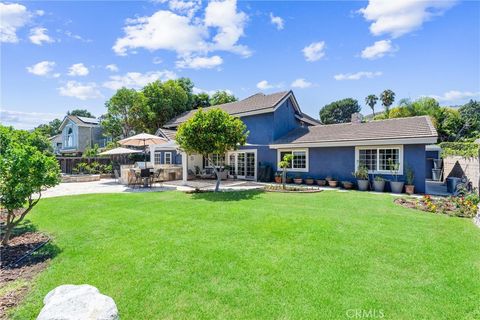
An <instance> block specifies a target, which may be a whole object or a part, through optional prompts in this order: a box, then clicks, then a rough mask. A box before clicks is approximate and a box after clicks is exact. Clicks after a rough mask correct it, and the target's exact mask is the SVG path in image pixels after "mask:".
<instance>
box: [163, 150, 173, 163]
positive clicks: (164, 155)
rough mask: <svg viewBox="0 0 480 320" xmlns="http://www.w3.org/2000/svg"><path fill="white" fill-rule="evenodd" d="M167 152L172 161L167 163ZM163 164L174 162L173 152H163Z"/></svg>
mask: <svg viewBox="0 0 480 320" xmlns="http://www.w3.org/2000/svg"><path fill="white" fill-rule="evenodd" d="M167 154H168V155H169V159H170V161H169V162H170V163H167ZM163 164H172V153H171V152H165V153H164V154H163Z"/></svg>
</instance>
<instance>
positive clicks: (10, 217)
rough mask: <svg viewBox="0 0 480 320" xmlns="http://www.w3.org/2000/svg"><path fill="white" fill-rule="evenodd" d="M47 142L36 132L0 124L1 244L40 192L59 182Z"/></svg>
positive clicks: (40, 194)
mask: <svg viewBox="0 0 480 320" xmlns="http://www.w3.org/2000/svg"><path fill="white" fill-rule="evenodd" d="M49 147H50V144H49V142H48V141H47V140H46V139H45V137H44V136H43V135H41V134H39V133H38V132H28V131H25V130H15V129H13V128H12V127H4V126H0V195H1V196H0V207H1V208H2V210H4V211H5V212H6V221H5V227H4V230H3V232H4V233H3V237H2V242H1V243H2V245H4V246H6V245H8V241H9V240H10V235H11V234H12V230H13V228H14V227H15V226H17V225H18V224H19V223H20V222H22V221H23V219H24V218H25V216H26V215H27V214H28V213H29V212H30V211H31V210H32V208H33V207H35V205H37V203H38V202H39V201H40V198H41V196H42V191H43V190H44V189H45V188H49V187H53V186H55V185H57V184H58V183H59V182H60V167H59V165H58V162H57V160H56V159H55V156H53V154H52V153H51V152H50V151H49Z"/></svg>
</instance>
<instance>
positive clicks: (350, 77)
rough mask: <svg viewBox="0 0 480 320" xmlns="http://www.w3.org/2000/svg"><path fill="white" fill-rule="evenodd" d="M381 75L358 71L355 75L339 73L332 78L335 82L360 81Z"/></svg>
mask: <svg viewBox="0 0 480 320" xmlns="http://www.w3.org/2000/svg"><path fill="white" fill-rule="evenodd" d="M381 75H382V72H380V71H377V72H371V71H360V72H357V73H340V74H336V75H334V76H333V78H334V79H335V80H360V79H362V78H368V79H371V78H375V77H379V76H381Z"/></svg>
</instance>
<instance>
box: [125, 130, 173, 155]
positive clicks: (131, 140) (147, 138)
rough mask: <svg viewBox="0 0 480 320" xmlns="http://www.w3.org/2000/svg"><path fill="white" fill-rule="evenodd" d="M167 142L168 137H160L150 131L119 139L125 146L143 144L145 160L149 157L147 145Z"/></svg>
mask: <svg viewBox="0 0 480 320" xmlns="http://www.w3.org/2000/svg"><path fill="white" fill-rule="evenodd" d="M167 142H168V140H167V139H165V138H160V137H157V136H154V135H153V134H149V133H140V134H137V135H134V136H131V137H128V138H125V139H123V140H120V141H118V143H120V144H121V145H123V146H137V147H139V146H143V152H144V153H145V161H146V159H147V150H146V148H147V146H150V145H152V144H164V143H167Z"/></svg>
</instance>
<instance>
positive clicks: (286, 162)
mask: <svg viewBox="0 0 480 320" xmlns="http://www.w3.org/2000/svg"><path fill="white" fill-rule="evenodd" d="M291 163H292V155H291V154H287V155H285V156H284V157H283V159H282V161H280V162H279V163H278V167H280V168H282V176H281V179H280V180H281V182H282V188H283V189H285V184H286V183H292V181H289V178H288V177H287V168H288V167H289V166H290V164H291ZM290 180H291V178H290ZM275 181H276V178H275Z"/></svg>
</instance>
